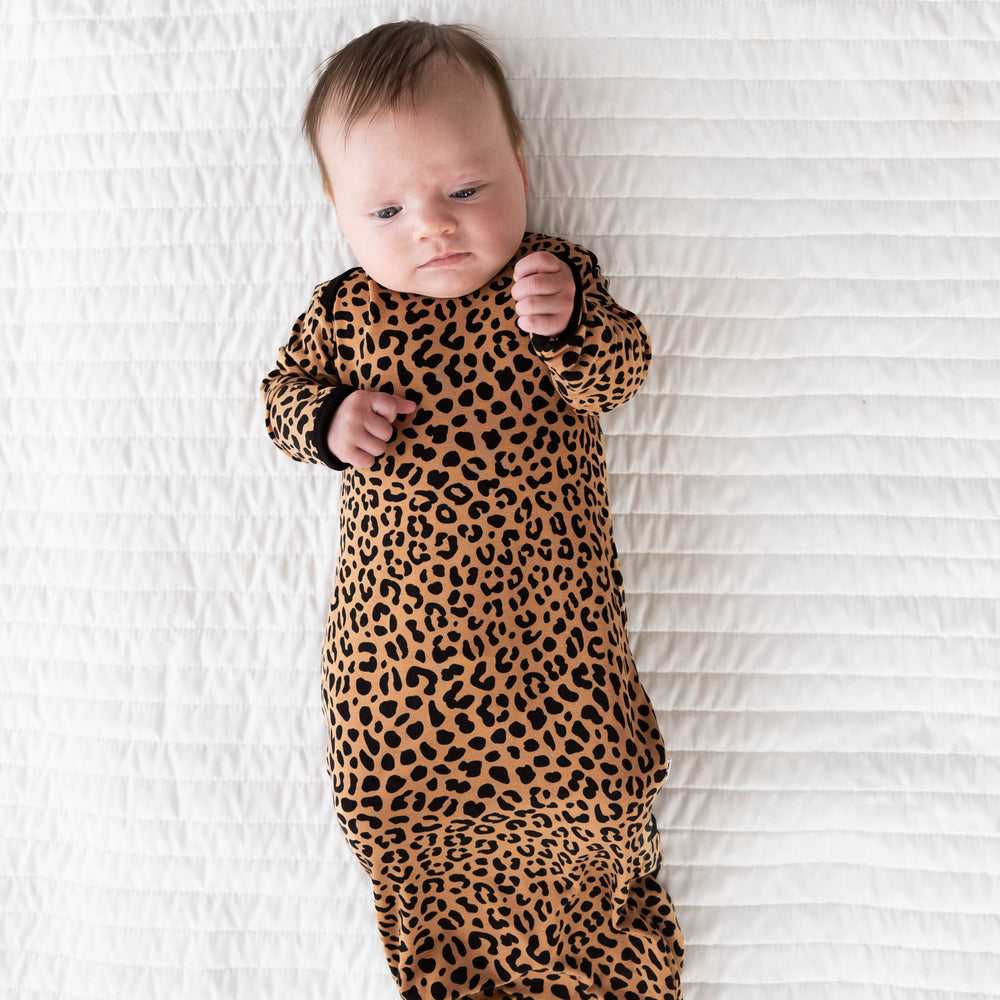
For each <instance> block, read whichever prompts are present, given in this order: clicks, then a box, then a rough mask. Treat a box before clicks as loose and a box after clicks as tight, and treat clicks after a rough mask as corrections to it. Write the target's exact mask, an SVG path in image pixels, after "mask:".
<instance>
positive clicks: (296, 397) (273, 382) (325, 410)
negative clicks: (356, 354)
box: [261, 281, 416, 469]
mask: <svg viewBox="0 0 1000 1000" xmlns="http://www.w3.org/2000/svg"><path fill="white" fill-rule="evenodd" d="M338 287H339V282H337V281H333V282H327V283H326V284H325V285H320V286H319V287H318V288H317V289H316V291H315V292H314V294H313V300H312V302H311V303H310V305H309V308H308V309H307V310H306V311H305V312H304V313H303V314H302V315H301V316H300V317H299V318H298V320H296V322H295V325H294V326H293V327H292V335H291V338H290V339H289V341H288V343H287V344H286V345H285V346H284V347H283V348H282V349H281V350H280V352H279V353H278V361H277V365H276V366H275V368H274V370H273V371H272V372H270V374H268V375H267V377H266V378H265V379H264V381H263V383H262V384H261V392H262V394H263V396H264V405H265V409H266V419H267V432H268V434H269V435H270V437H271V440H272V441H273V442H274V443H275V444H276V445H277V446H278V447H279V448H280V449H281V450H282V451H283V452H285V454H286V455H290V456H291V457H292V458H294V459H296V460H297V461H300V462H313V463H322V464H324V465H328V466H330V467H331V468H333V469H345V468H347V466H348V465H357V466H360V467H362V468H368V467H370V466H371V464H372V463H373V462H374V460H375V458H376V457H377V456H378V455H381V454H382V452H383V451H384V450H385V442H387V441H388V440H389V438H391V437H392V422H393V421H394V420H395V418H396V417H397V416H398V415H399V414H401V413H412V412H413V411H414V410H415V409H416V404H415V403H413V402H412V401H410V400H406V399H401V398H400V397H398V396H392V395H390V394H389V393H381V392H368V391H366V390H361V389H356V388H355V387H354V386H353V385H349V384H344V383H343V382H342V381H341V378H340V373H339V372H338V369H337V356H336V354H337V349H336V333H335V330H334V329H333V328H332V325H331V323H332V317H334V316H335V313H336V308H335V297H336V292H337V288H338Z"/></svg>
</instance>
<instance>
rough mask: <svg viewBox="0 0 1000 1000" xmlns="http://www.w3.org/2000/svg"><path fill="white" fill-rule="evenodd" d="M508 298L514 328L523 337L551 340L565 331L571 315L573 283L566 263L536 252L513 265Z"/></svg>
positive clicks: (574, 295) (540, 251)
mask: <svg viewBox="0 0 1000 1000" xmlns="http://www.w3.org/2000/svg"><path fill="white" fill-rule="evenodd" d="M510 294H511V296H512V298H513V299H514V308H515V309H516V310H517V317H518V318H517V325H518V326H519V327H520V328H521V329H522V330H524V331H525V333H534V334H537V335H538V336H539V337H554V336H555V335H556V334H558V333H562V332H563V330H565V329H566V325H567V323H569V320H570V317H571V316H572V315H573V302H574V300H575V299H576V281H575V280H574V279H573V272H572V271H570V269H569V265H568V264H567V263H566V262H565V261H562V260H560V259H559V258H558V257H556V256H554V255H553V254H550V253H546V252H545V251H544V250H536V251H535V253H529V254H528V256H527V257H522V258H521V259H520V260H519V261H518V262H517V263H516V264H515V265H514V284H513V286H512V287H511V291H510Z"/></svg>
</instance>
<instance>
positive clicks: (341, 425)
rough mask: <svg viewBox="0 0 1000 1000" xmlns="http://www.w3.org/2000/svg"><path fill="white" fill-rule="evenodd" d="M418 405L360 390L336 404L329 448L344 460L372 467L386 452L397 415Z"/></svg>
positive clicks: (398, 398) (363, 466)
mask: <svg viewBox="0 0 1000 1000" xmlns="http://www.w3.org/2000/svg"><path fill="white" fill-rule="evenodd" d="M416 408H417V404H416V403H414V402H413V400H412V399H403V397H402V396H393V395H392V394H391V393H388V392H369V391H368V390H367V389H358V390H356V391H355V392H352V393H351V394H350V395H349V396H346V397H345V398H344V401H343V402H342V403H341V404H340V405H339V406H338V407H337V412H336V413H335V414H334V415H333V420H332V421H331V422H330V430H329V431H328V432H327V435H326V444H327V447H328V448H329V449H330V451H331V452H333V454H334V455H335V456H336V457H337V458H339V459H340V461H341V462H345V463H346V464H347V465H353V466H356V467H357V468H359V469H370V468H371V467H372V465H373V463H374V462H375V459H376V458H378V457H379V455H381V454H383V453H384V452H385V446H386V444H387V442H388V441H389V440H390V438H391V437H392V433H393V424H394V423H395V421H396V418H397V417H398V416H400V415H401V414H403V413H413V412H414V411H415V410H416Z"/></svg>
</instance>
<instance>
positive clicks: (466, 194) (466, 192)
mask: <svg viewBox="0 0 1000 1000" xmlns="http://www.w3.org/2000/svg"><path fill="white" fill-rule="evenodd" d="M478 190H479V189H478V188H462V189H461V190H460V191H455V192H454V193H453V194H452V198H471V197H472V196H473V195H474V194H475V193H476V191H478Z"/></svg>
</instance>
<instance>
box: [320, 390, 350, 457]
mask: <svg viewBox="0 0 1000 1000" xmlns="http://www.w3.org/2000/svg"><path fill="white" fill-rule="evenodd" d="M355 391H356V389H355V387H354V386H353V385H338V386H337V387H336V388H335V389H332V390H331V391H330V393H329V395H328V396H327V397H326V398H325V399H324V400H323V403H322V405H321V406H320V408H319V411H318V412H317V414H316V423H315V424H314V425H313V429H312V443H313V447H314V448H315V449H316V453H317V454H318V455H319V459H320V461H321V462H322V463H323V464H324V465H328V466H329V467H330V468H331V469H336V470H337V472H343V471H344V469H349V468H350V466H349V465H348V464H347V463H346V462H341V460H340V459H339V458H337V456H336V455H334V453H333V452H332V451H330V446H329V445H328V444H327V443H326V438H327V435H328V434H329V433H330V424H332V423H333V417H334V414H335V413H336V412H337V407H338V406H340V404H341V403H342V402H343V401H344V400H345V399H347V397H348V396H350V394H351V393H352V392H355Z"/></svg>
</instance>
